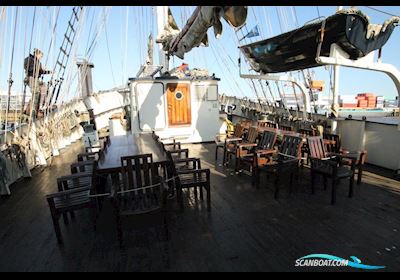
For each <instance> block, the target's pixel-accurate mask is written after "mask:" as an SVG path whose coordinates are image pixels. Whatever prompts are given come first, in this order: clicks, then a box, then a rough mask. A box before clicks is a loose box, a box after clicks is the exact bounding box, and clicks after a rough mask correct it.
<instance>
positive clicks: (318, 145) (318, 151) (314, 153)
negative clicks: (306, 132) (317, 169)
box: [307, 136, 326, 159]
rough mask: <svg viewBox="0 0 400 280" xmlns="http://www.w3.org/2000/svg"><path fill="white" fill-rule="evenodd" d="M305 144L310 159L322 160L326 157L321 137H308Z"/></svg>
mask: <svg viewBox="0 0 400 280" xmlns="http://www.w3.org/2000/svg"><path fill="white" fill-rule="evenodd" d="M307 144H308V149H309V152H310V157H311V158H317V159H323V158H325V157H326V150H325V145H324V140H323V139H322V137H321V136H312V137H308V138H307Z"/></svg>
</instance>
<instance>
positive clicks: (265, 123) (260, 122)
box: [257, 120, 276, 128]
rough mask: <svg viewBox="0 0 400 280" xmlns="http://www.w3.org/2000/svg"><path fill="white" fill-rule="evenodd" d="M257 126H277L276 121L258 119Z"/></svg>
mask: <svg viewBox="0 0 400 280" xmlns="http://www.w3.org/2000/svg"><path fill="white" fill-rule="evenodd" d="M257 127H260V128H262V127H269V128H276V123H274V122H272V121H268V120H265V121H258V122H257Z"/></svg>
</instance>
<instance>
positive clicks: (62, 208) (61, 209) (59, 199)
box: [46, 173, 97, 244]
mask: <svg viewBox="0 0 400 280" xmlns="http://www.w3.org/2000/svg"><path fill="white" fill-rule="evenodd" d="M94 178H95V175H94V174H88V173H87V174H79V173H78V174H73V175H69V176H63V177H60V178H58V179H57V185H58V189H59V192H58V193H53V194H48V195H46V199H47V202H48V204H49V208H50V213H51V217H52V220H53V226H54V230H55V233H56V237H57V241H58V243H59V244H62V243H63V239H62V235H61V229H60V225H59V219H60V217H61V216H63V218H64V223H65V224H68V216H67V213H73V211H76V210H80V209H84V208H90V209H91V212H92V216H93V221H94V229H96V217H97V205H96V202H95V200H93V199H92V198H91V197H90V196H89V195H90V192H91V189H92V188H94V183H93V182H94Z"/></svg>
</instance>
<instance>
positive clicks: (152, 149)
mask: <svg viewBox="0 0 400 280" xmlns="http://www.w3.org/2000/svg"><path fill="white" fill-rule="evenodd" d="M143 154H152V155H153V162H154V163H158V164H164V163H166V162H167V157H166V156H165V154H164V152H163V151H162V150H161V149H160V148H159V146H158V145H157V144H156V141H154V139H153V137H152V136H151V133H136V134H129V135H121V136H111V137H110V144H109V146H108V147H107V149H106V151H105V152H104V156H103V157H102V158H101V159H100V160H99V161H98V168H97V171H98V172H99V173H113V172H117V171H119V170H120V169H121V157H125V156H136V155H143Z"/></svg>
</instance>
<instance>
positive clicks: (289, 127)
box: [279, 125, 293, 131]
mask: <svg viewBox="0 0 400 280" xmlns="http://www.w3.org/2000/svg"><path fill="white" fill-rule="evenodd" d="M279 129H280V130H283V131H293V127H292V126H289V125H279Z"/></svg>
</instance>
